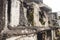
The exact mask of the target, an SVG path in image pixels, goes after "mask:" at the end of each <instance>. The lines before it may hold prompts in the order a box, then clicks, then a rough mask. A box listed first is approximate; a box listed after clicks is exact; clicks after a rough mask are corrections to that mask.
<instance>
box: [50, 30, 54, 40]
mask: <svg viewBox="0 0 60 40" xmlns="http://www.w3.org/2000/svg"><path fill="white" fill-rule="evenodd" d="M51 34H52V40H54V39H55V30H51Z"/></svg>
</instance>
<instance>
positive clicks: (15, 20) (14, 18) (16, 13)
mask: <svg viewBox="0 0 60 40" xmlns="http://www.w3.org/2000/svg"><path fill="white" fill-rule="evenodd" d="M19 17H20V1H19V0H11V22H10V25H11V26H17V25H19Z"/></svg>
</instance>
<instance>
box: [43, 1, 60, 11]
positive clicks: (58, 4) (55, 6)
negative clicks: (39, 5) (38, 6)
mask: <svg viewBox="0 0 60 40" xmlns="http://www.w3.org/2000/svg"><path fill="white" fill-rule="evenodd" d="M43 2H44V3H45V4H46V5H48V6H49V7H51V8H52V12H58V11H60V0H43Z"/></svg>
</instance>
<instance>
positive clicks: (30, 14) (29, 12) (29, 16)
mask: <svg viewBox="0 0 60 40" xmlns="http://www.w3.org/2000/svg"><path fill="white" fill-rule="evenodd" d="M33 13H34V9H33V8H32V7H29V8H28V9H27V19H28V22H29V23H30V24H31V25H32V26H33V25H34V23H33V19H34V17H33Z"/></svg>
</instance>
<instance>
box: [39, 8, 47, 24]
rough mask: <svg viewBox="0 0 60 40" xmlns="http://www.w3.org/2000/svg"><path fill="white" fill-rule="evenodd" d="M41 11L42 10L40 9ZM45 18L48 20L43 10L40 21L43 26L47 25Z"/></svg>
mask: <svg viewBox="0 0 60 40" xmlns="http://www.w3.org/2000/svg"><path fill="white" fill-rule="evenodd" d="M40 9H41V8H40ZM44 18H45V19H46V15H45V13H44V11H43V10H41V11H39V21H40V23H41V24H42V25H45V22H46V21H44Z"/></svg>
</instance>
